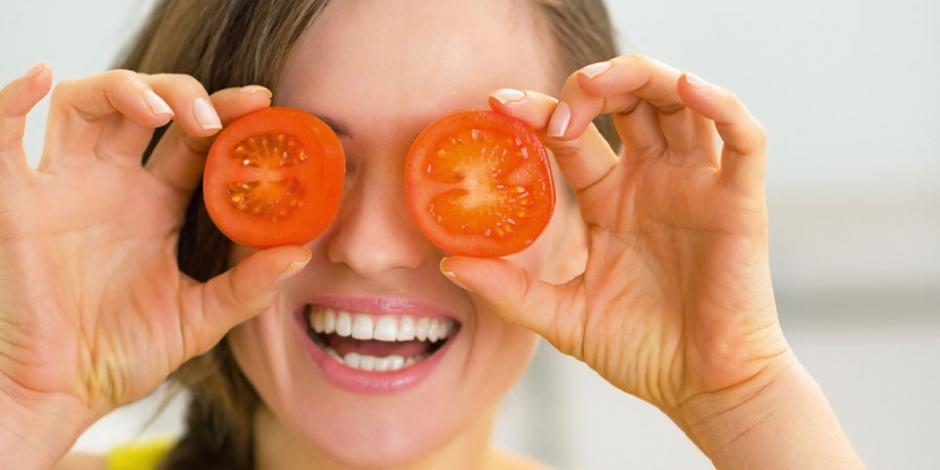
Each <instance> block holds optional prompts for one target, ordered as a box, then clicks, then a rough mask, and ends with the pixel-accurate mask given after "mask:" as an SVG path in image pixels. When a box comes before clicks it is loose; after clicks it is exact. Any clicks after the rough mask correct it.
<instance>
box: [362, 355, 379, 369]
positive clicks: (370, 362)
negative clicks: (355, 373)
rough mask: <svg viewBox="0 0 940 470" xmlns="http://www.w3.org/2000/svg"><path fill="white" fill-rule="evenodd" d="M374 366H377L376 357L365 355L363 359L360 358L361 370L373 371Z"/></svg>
mask: <svg viewBox="0 0 940 470" xmlns="http://www.w3.org/2000/svg"><path fill="white" fill-rule="evenodd" d="M374 366H375V356H370V355H368V354H363V355H362V357H360V358H359V369H360V370H372V369H373V368H374Z"/></svg>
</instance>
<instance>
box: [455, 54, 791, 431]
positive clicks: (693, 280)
mask: <svg viewBox="0 0 940 470" xmlns="http://www.w3.org/2000/svg"><path fill="white" fill-rule="evenodd" d="M517 95H518V93H517ZM500 96H508V94H500V93H499V92H497V93H495V94H494V95H493V97H492V98H491V105H492V107H493V108H494V110H496V111H498V112H501V113H504V114H508V115H511V116H515V117H517V118H519V119H522V120H524V121H526V122H528V123H529V124H530V125H531V126H532V127H533V128H535V129H536V131H538V132H540V133H542V135H543V138H544V139H543V140H544V142H545V144H546V145H547V146H548V147H549V148H550V150H551V151H552V153H553V154H554V156H555V159H556V160H557V163H558V165H559V167H560V168H561V170H562V172H563V173H564V176H565V179H566V180H567V182H568V183H569V185H570V186H571V187H572V188H573V189H574V191H575V194H576V197H577V201H578V204H579V206H580V211H581V217H582V219H583V220H584V222H585V223H586V225H587V243H588V252H589V255H588V260H587V265H586V269H585V271H584V273H583V274H582V275H580V276H578V277H576V278H575V279H573V280H571V281H570V282H568V283H566V284H563V285H557V286H556V285H551V284H548V283H545V282H542V281H540V280H539V279H537V278H536V277H534V276H533V275H532V274H530V273H528V272H526V271H524V270H523V269H521V268H519V267H518V266H516V265H515V264H513V263H511V262H509V261H506V260H483V259H474V258H467V257H451V258H447V259H445V260H444V261H443V262H442V265H441V269H442V271H444V272H445V274H447V275H448V277H451V279H453V280H455V282H456V283H457V284H459V285H461V286H462V287H464V288H466V289H467V290H469V291H470V292H471V293H473V294H474V296H475V300H477V301H484V302H488V303H489V304H490V305H491V306H493V307H494V308H495V310H496V311H497V312H498V313H499V314H500V315H502V316H503V317H504V318H505V319H507V320H508V321H510V322H513V323H517V324H519V325H522V326H524V327H526V328H529V329H531V330H533V331H535V332H537V333H539V334H540V335H542V336H544V337H545V338H547V339H548V341H550V342H551V343H552V344H553V345H555V347H557V348H558V349H559V350H561V351H562V352H564V353H567V354H570V355H572V356H574V357H576V358H578V359H580V360H582V361H584V362H585V363H587V364H588V365H589V366H590V367H592V368H593V369H595V370H596V371H597V372H599V373H600V374H601V375H602V376H603V377H604V378H605V379H607V380H608V381H610V382H611V383H612V384H614V385H615V386H617V387H618V388H620V389H622V390H624V391H626V392H628V393H631V394H633V395H636V396H638V397H640V398H642V399H644V400H646V401H648V402H650V403H652V404H654V405H656V406H657V407H659V408H660V409H662V410H663V411H665V412H666V413H667V414H669V415H670V416H671V417H673V419H676V420H677V422H679V423H680V425H682V420H683V416H685V417H687V416H688V414H687V413H686V411H687V408H688V407H689V406H694V407H695V409H702V410H709V411H708V412H715V413H718V412H721V411H722V408H732V407H734V406H736V405H737V403H739V402H740V401H741V400H744V399H745V398H746V397H748V396H750V395H751V394H752V392H755V391H757V390H760V389H761V388H762V387H764V386H765V385H766V384H768V383H769V382H770V381H771V380H772V379H773V377H774V376H776V375H777V374H778V373H779V372H781V371H783V370H786V369H788V368H789V366H790V365H793V364H795V363H796V361H795V359H794V357H793V355H792V353H791V352H790V348H789V346H788V345H787V343H786V341H785V339H784V337H783V333H782V331H781V329H780V324H779V322H778V319H777V309H776V306H775V301H774V293H773V286H772V283H771V275H770V268H769V261H768V243H767V238H768V235H767V209H766V203H765V196H764V163H765V153H766V137H765V133H764V129H763V127H762V126H761V124H760V123H759V122H758V121H757V120H756V119H755V118H754V116H752V115H751V113H750V112H748V110H747V109H746V108H745V107H744V105H743V104H742V103H741V102H740V101H739V100H738V98H736V97H735V96H734V95H733V94H732V93H730V92H729V91H727V90H725V89H722V88H719V87H716V86H713V85H709V84H707V83H704V82H702V81H701V79H698V78H696V77H694V76H692V75H689V74H683V73H681V72H680V71H678V70H676V69H674V68H672V67H669V66H667V65H664V64H662V63H659V62H657V61H654V60H652V59H649V58H645V57H642V56H636V55H631V56H623V57H618V58H615V59H612V60H611V61H609V62H604V63H601V64H596V65H594V66H588V67H586V68H584V69H582V70H580V71H578V72H576V73H574V74H572V75H571V76H570V77H569V79H568V81H567V83H566V85H565V87H564V89H563V91H562V93H561V97H560V101H559V100H555V99H554V98H551V97H548V96H545V95H542V94H539V93H535V92H531V91H528V92H526V93H525V96H524V97H523V98H521V99H516V100H515V101H508V100H505V99H503V100H501V99H500ZM517 98H518V97H517ZM602 113H611V114H613V117H614V122H615V125H616V129H617V132H618V134H619V135H620V138H621V139H622V141H623V145H624V150H623V153H622V154H621V155H619V156H618V155H617V154H615V152H614V151H612V150H611V148H610V146H609V145H608V144H607V142H606V141H605V140H604V138H603V137H602V136H601V134H600V133H599V132H598V130H597V129H596V128H595V127H594V125H593V124H592V122H591V121H592V120H593V119H594V118H595V117H597V116H598V115H600V114H602ZM716 131H717V132H716ZM719 138H720V140H721V146H719V145H718V144H719ZM706 403H708V404H706ZM693 404H694V405H693ZM696 418H699V417H696Z"/></svg>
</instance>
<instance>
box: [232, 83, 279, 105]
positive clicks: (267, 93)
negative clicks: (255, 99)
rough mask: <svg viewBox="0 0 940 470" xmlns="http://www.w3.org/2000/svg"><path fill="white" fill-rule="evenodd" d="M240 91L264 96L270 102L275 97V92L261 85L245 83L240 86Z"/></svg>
mask: <svg viewBox="0 0 940 470" xmlns="http://www.w3.org/2000/svg"><path fill="white" fill-rule="evenodd" d="M238 91H239V92H240V93H244V94H247V95H257V96H263V97H264V98H265V99H266V100H267V101H268V102H270V101H271V99H272V98H274V93H273V92H271V90H269V89H267V88H266V87H263V86H261V85H245V86H243V87H241V88H239V89H238Z"/></svg>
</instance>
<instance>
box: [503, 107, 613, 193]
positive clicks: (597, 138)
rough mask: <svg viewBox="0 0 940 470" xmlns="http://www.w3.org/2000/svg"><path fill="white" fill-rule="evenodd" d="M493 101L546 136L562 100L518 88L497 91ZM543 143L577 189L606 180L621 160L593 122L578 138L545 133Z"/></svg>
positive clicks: (569, 181) (506, 112)
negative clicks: (558, 137) (554, 136)
mask: <svg viewBox="0 0 940 470" xmlns="http://www.w3.org/2000/svg"><path fill="white" fill-rule="evenodd" d="M489 101H490V107H491V108H492V109H493V110H494V111H496V112H499V113H502V114H505V115H507V116H511V117H514V118H516V119H519V120H521V121H523V122H525V123H527V124H529V125H530V126H532V128H533V129H534V130H535V131H536V132H539V133H542V134H543V135H545V133H546V131H547V128H548V125H549V119H550V118H551V116H552V113H553V112H554V111H555V108H556V106H557V105H558V100H556V99H555V98H552V97H550V96H548V95H544V94H542V93H539V92H536V91H529V90H526V91H523V90H515V89H502V90H497V91H495V92H493V94H491V95H490V100H489ZM543 142H544V143H545V146H546V147H548V149H549V150H550V151H551V152H552V154H553V155H554V156H555V160H556V162H557V163H558V167H559V168H560V169H561V171H562V173H563V174H564V176H565V180H566V181H567V182H568V184H569V185H570V186H571V187H572V189H574V190H575V192H580V191H582V190H584V189H586V188H588V187H590V186H592V185H594V184H596V183H597V182H598V181H600V180H602V179H603V178H604V177H605V176H606V175H608V174H609V173H610V172H611V170H612V169H613V168H614V167H615V166H616V165H617V163H618V159H617V155H616V154H615V153H614V151H613V149H611V148H610V144H609V143H608V142H607V139H605V138H604V136H603V135H602V134H601V133H600V131H598V130H597V128H596V127H594V125H593V124H590V125H589V126H588V127H587V129H586V130H585V132H584V133H583V134H582V135H580V136H579V137H577V138H574V139H566V140H563V139H556V138H553V137H549V136H547V135H545V137H544V138H543Z"/></svg>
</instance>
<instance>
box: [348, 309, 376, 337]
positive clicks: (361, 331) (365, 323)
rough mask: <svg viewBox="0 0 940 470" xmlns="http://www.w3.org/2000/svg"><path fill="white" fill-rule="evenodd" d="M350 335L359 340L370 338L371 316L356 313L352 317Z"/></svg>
mask: <svg viewBox="0 0 940 470" xmlns="http://www.w3.org/2000/svg"><path fill="white" fill-rule="evenodd" d="M352 337H353V338H356V339H361V340H366V339H372V317H370V316H368V315H356V316H355V317H354V318H353V324H352Z"/></svg>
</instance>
